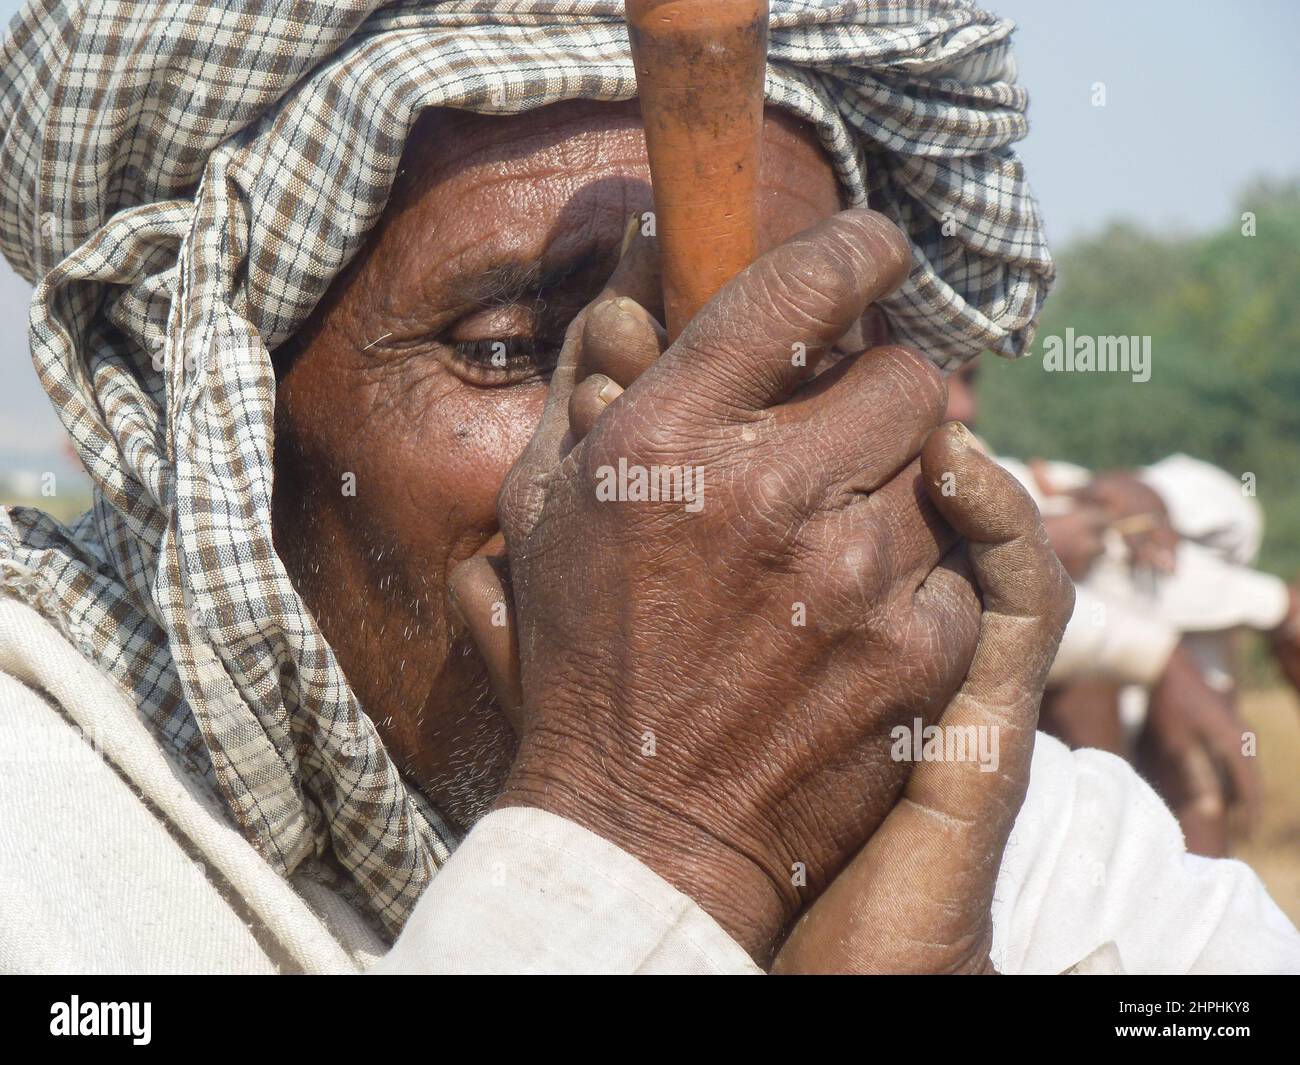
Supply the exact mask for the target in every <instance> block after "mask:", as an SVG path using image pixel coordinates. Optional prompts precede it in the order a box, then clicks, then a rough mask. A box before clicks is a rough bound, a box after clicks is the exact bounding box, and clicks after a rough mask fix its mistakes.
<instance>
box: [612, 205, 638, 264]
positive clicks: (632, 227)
mask: <svg viewBox="0 0 1300 1065" xmlns="http://www.w3.org/2000/svg"><path fill="white" fill-rule="evenodd" d="M640 228H641V214H640V212H638V211H633V212H632V213H631V214H630V215H628V216H627V225H625V226H624V227H623V244H622V246H621V247H620V248H619V249H618V257H619V258H620V259H621V258H623V256H624V255H626V254H627V249H628V248H630V247H632V241H633V240H634V239H635V238H636V233H637V230H638V229H640Z"/></svg>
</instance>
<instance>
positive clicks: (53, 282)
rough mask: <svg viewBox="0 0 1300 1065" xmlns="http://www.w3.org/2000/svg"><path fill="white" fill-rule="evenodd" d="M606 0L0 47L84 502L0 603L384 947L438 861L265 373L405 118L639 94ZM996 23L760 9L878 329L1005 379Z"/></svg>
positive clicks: (369, 14)
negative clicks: (890, 245) (903, 244)
mask: <svg viewBox="0 0 1300 1065" xmlns="http://www.w3.org/2000/svg"><path fill="white" fill-rule="evenodd" d="M622 14H623V5H622V2H621V0H508V2H494V0H448V2H441V3H429V2H414V0H408V2H399V3H387V4H384V3H381V2H378V0H149V2H147V3H146V2H143V0H136V2H128V0H33V2H31V3H30V4H29V5H28V7H27V8H26V9H25V10H24V11H23V12H21V13H20V14H19V15H18V16H17V17H16V18H15V20H14V21H13V23H12V24H11V26H10V29H9V33H8V35H7V36H6V37H5V39H4V42H3V45H2V46H0V131H2V132H0V248H2V249H3V251H4V253H5V255H6V256H7V257H8V259H9V260H10V262H12V263H13V264H14V266H15V267H16V268H17V270H18V272H19V273H21V274H22V275H23V276H24V277H26V278H28V279H29V280H31V281H33V282H34V283H36V285H37V288H36V294H35V297H34V299H33V303H32V311H31V346H32V357H33V361H34V362H35V365H36V369H37V372H38V373H39V375H40V378H41V382H42V383H43V385H44V386H45V389H46V391H47V392H48V393H49V395H50V398H51V399H52V400H53V402H54V403H55V405H56V406H57V408H58V410H59V414H60V416H61V417H62V419H63V424H64V425H65V426H66V427H67V430H68V432H69V433H70V434H71V436H72V439H73V441H74V443H75V446H76V449H77V453H78V455H79V456H80V458H81V461H82V462H83V463H84V465H85V467H86V469H87V470H88V471H89V473H90V476H91V477H92V479H93V480H94V483H95V497H94V507H93V509H92V510H91V511H90V512H88V513H87V514H85V515H83V516H82V517H81V518H80V519H78V520H77V521H76V522H74V523H73V524H71V525H70V526H66V527H65V526H63V525H60V524H59V523H57V522H55V521H54V520H53V519H51V518H50V517H48V516H46V515H44V514H42V513H40V512H38V511H34V510H29V509H23V508H9V509H8V510H7V511H6V512H2V513H0V581H2V582H3V584H4V586H5V587H7V588H8V589H9V590H10V591H11V592H13V593H15V594H18V595H20V596H22V597H23V598H24V599H26V600H28V601H30V602H32V603H34V604H35V605H37V606H38V607H40V608H41V609H42V610H43V611H44V612H45V613H46V614H47V615H49V616H50V617H51V618H52V619H53V620H55V621H56V622H57V623H58V624H59V625H60V626H61V628H62V629H63V631H64V632H65V633H66V634H67V635H68V637H69V638H70V639H71V640H73V642H74V643H76V644H77V645H78V646H79V647H80V648H81V649H82V651H83V652H84V653H85V654H86V655H87V657H89V658H90V659H92V660H93V661H95V662H96V663H97V664H99V665H100V666H101V667H102V668H103V669H105V670H106V671H108V672H109V673H111V674H112V675H113V676H114V677H115V678H116V679H117V680H118V681H119V682H120V683H121V684H122V685H123V686H124V687H125V688H126V689H127V690H128V691H129V692H130V693H131V695H132V696H133V698H134V700H135V702H136V704H137V705H138V706H139V707H140V710H141V712H142V713H143V714H144V716H145V717H146V719H147V720H148V721H149V723H150V724H151V726H152V727H153V729H154V730H155V732H156V734H157V735H158V736H159V738H160V740H161V741H162V742H163V743H165V744H166V745H167V746H168V747H169V748H170V749H171V750H172V751H173V752H174V753H175V754H177V755H178V756H179V757H181V758H183V759H185V760H186V761H187V762H188V763H189V764H190V765H192V766H193V767H194V768H195V769H197V770H198V771H199V772H201V773H203V774H205V775H206V776H207V777H208V779H209V781H210V782H211V783H212V784H213V785H214V786H215V787H216V788H217V789H219V792H220V794H221V795H222V796H223V797H224V799H225V801H226V802H227V803H228V804H229V807H230V809H231V811H232V812H233V815H234V817H235V819H236V821H237V822H238V824H239V825H240V826H241V828H242V829H243V831H244V832H245V833H246V835H247V836H248V838H249V839H250V840H251V841H252V842H253V843H254V845H255V846H257V848H258V849H259V851H260V852H261V853H262V854H263V855H264V856H265V857H266V859H267V861H269V862H270V863H271V864H272V865H273V866H274V867H275V868H276V869H277V870H279V871H280V872H282V873H286V874H287V873H289V872H291V871H292V870H293V869H294V868H295V867H296V866H298V864H299V863H301V862H302V861H303V860H304V859H305V858H307V857H309V856H311V855H314V854H323V853H326V852H329V853H331V854H332V855H333V857H334V858H335V859H337V862H338V864H339V866H340V867H341V868H342V869H343V870H345V872H346V875H347V876H348V877H349V878H350V880H351V882H352V884H353V885H354V886H355V887H356V888H358V889H359V895H360V896H361V897H362V898H363V899H364V900H365V902H366V904H367V905H368V908H369V910H370V912H371V914H372V915H373V916H374V917H376V918H377V919H378V920H379V922H380V923H381V924H382V925H383V927H385V928H386V929H387V930H388V931H389V932H390V933H395V932H396V931H397V930H398V929H400V928H401V926H402V924H403V922H404V921H405V919H406V917H407V915H408V914H409V913H410V911H411V909H412V907H413V906H414V904H415V901H416V899H417V898H418V897H419V895H420V892H421V891H422V889H423V888H424V886H425V885H426V884H427V883H428V881H429V879H430V877H432V876H433V874H434V871H435V869H436V868H437V866H438V865H439V863H440V862H441V861H442V860H443V859H444V858H445V856H446V855H447V853H448V849H449V847H450V846H452V844H453V842H454V841H453V839H452V837H451V834H450V833H449V832H448V830H447V828H446V826H445V825H444V824H443V822H442V821H441V820H440V818H439V817H438V815H437V813H436V811H434V810H433V809H431V808H430V806H429V804H428V803H427V802H426V801H425V800H424V799H423V798H422V797H421V796H420V795H419V794H418V793H417V792H416V791H415V790H414V789H411V788H408V787H407V786H406V785H405V784H404V782H403V780H402V779H401V778H400V777H399V775H398V772H397V770H396V768H395V767H394V764H393V762H392V760H391V759H390V758H389V756H388V754H387V752H386V751H385V749H384V747H383V745H382V743H381V742H380V740H379V738H378V736H377V734H376V732H375V730H374V728H373V726H372V725H371V722H370V721H369V720H368V719H367V717H366V715H365V713H364V711H363V710H362V708H361V706H359V705H358V703H357V699H356V697H355V696H354V695H353V693H352V691H351V689H350V688H349V686H348V682H347V679H346V678H345V677H344V676H343V673H342V671H341V670H340V668H339V664H338V661H337V660H336V658H335V656H334V652H333V651H332V650H331V648H330V647H329V645H328V644H327V643H326V641H325V639H324V638H323V637H322V635H321V633H320V630H319V629H318V628H317V626H316V623H315V621H314V620H313V618H312V616H311V615H310V614H309V613H308V611H307V609H306V608H305V606H304V605H303V602H302V600H301V599H300V598H299V596H298V593H297V592H296V591H295V590H294V587H293V585H292V583H291V582H290V580H289V578H288V576H287V574H286V573H285V569H284V566H283V565H282V563H281V561H280V559H279V558H278V557H277V555H276V553H275V550H274V547H273V546H272V540H271V446H272V424H273V418H272V409H273V406H274V402H275V377H274V373H273V371H272V366H271V358H270V354H269V352H270V351H271V350H272V349H274V348H275V347H276V345H278V344H280V343H281V342H282V341H284V340H285V339H286V338H288V337H289V336H291V335H292V334H293V333H294V331H295V330H296V329H297V328H298V327H299V326H300V325H301V324H302V323H303V321H304V319H305V318H306V317H307V315H308V314H309V313H310V312H311V310H312V308H313V307H314V306H315V305H316V302H317V301H318V300H319V299H320V297H321V295H322V294H323V293H324V291H325V289H326V288H327V287H328V285H329V284H330V281H331V280H332V279H333V278H334V277H335V275H336V274H338V273H339V271H340V270H341V269H342V267H343V266H344V265H345V264H346V263H347V262H348V260H349V259H350V258H351V257H352V255H353V254H355V253H356V251H357V249H358V248H359V247H360V246H361V244H362V242H363V241H364V240H365V237H366V234H367V232H368V231H369V230H370V228H371V227H372V226H373V225H374V223H375V221H376V219H377V218H378V217H379V216H380V214H381V213H382V211H383V210H384V205H385V202H386V200H387V197H388V193H389V189H390V187H391V185H392V182H393V178H394V175H395V173H396V170H397V165H398V159H399V157H400V155H401V152H402V148H403V144H404V141H405V139H406V136H407V132H408V130H409V129H410V127H411V124H412V123H413V121H414V120H415V117H416V116H417V114H418V113H419V112H420V110H421V109H423V108H426V107H437V106H451V107H457V108H462V109H468V110H472V111H478V112H490V113H501V112H518V111H526V110H529V109H530V108H535V107H539V106H541V105H543V104H548V103H553V102H555V101H559V100H566V99H573V98H588V99H596V100H622V99H627V98H629V97H632V96H634V95H635V94H636V83H635V78H634V75H633V71H632V66H631V62H630V59H629V55H628V48H627V39H626V35H625V32H624V27H623V19H622ZM1011 30H1012V26H1011V23H1009V22H1006V21H1002V20H999V19H996V18H994V17H992V16H990V15H988V14H986V13H984V12H982V11H980V10H978V9H976V8H973V7H970V6H967V5H966V4H965V3H959V2H957V0H844V2H840V3H818V2H815V0H773V2H772V19H771V63H770V67H769V71H768V78H767V96H768V99H769V101H770V102H771V103H773V104H776V105H779V106H780V107H782V108H785V109H786V110H788V111H791V112H793V113H794V114H796V115H798V116H800V117H802V118H803V119H805V120H807V121H808V122H809V123H811V124H812V125H813V126H814V127H815V128H816V130H817V133H818V135H819V136H820V138H821V141H822V143H823V144H824V145H825V148H826V150H827V152H828V154H829V155H830V157H831V159H832V160H833V162H834V165H835V168H836V172H837V173H838V175H839V178H840V181H841V183H842V185H843V187H844V190H845V194H846V198H847V200H848V201H849V202H850V203H852V204H858V205H860V204H863V203H870V205H871V206H873V207H875V208H876V209H877V210H880V211H882V212H884V213H885V214H887V215H889V216H890V217H891V218H893V219H894V220H895V221H897V222H898V223H899V224H900V225H901V226H902V227H903V229H904V230H905V231H906V232H907V233H908V234H909V235H910V236H911V238H912V243H913V246H914V257H915V262H914V269H913V272H912V276H911V279H910V280H909V281H908V282H907V284H906V285H905V286H904V287H903V289H902V290H901V291H900V292H899V293H898V294H896V295H895V296H893V297H891V298H890V299H889V300H888V301H887V302H886V309H887V312H888V315H889V318H890V321H891V323H892V326H893V329H894V331H895V333H896V335H898V336H899V337H900V338H902V339H906V340H908V341H910V342H911V343H913V344H915V345H917V346H918V347H920V348H922V349H923V350H925V351H927V352H928V353H930V354H931V355H932V356H933V357H934V358H935V359H936V360H937V361H939V362H941V363H950V362H954V361H957V360H961V359H963V358H967V357H969V356H971V355H973V354H975V353H977V352H978V351H980V350H981V349H982V348H993V349H995V350H997V351H999V352H1001V353H1003V354H1007V355H1016V354H1019V353H1020V352H1021V351H1023V350H1024V348H1025V346H1026V345H1027V344H1028V342H1029V340H1030V339H1031V333H1032V329H1033V323H1034V319H1035V316H1036V315H1037V313H1038V308H1039V305H1040V303H1041V301H1042V299H1043V297H1044V295H1045V294H1046V290H1047V287H1048V285H1049V283H1050V280H1051V276H1052V265H1051V259H1050V258H1049V256H1048V252H1047V248H1046V246H1045V243H1044V239H1043V234H1042V229H1041V226H1040V223H1039V218H1038V212H1037V208H1036V206H1035V204H1034V201H1033V199H1032V197H1031V196H1030V193H1029V190H1028V188H1027V186H1026V184H1025V180H1024V174H1023V171H1022V167H1021V164H1020V162H1019V160H1018V159H1017V158H1016V156H1015V154H1014V153H1013V152H1012V150H1011V145H1012V143H1013V142H1015V141H1016V140H1018V139H1019V138H1020V137H1022V136H1023V135H1024V134H1025V132H1026V121H1025V107H1026V95H1025V91H1024V90H1023V89H1022V88H1021V87H1020V86H1018V85H1017V84H1016V83H1015V69H1014V64H1013V61H1012V57H1011V54H1010V47H1009V38H1010V34H1011Z"/></svg>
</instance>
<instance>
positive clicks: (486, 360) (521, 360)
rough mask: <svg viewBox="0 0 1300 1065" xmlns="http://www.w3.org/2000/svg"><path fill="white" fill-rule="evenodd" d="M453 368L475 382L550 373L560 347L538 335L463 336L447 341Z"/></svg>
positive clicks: (514, 379) (499, 382)
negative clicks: (459, 339)
mask: <svg viewBox="0 0 1300 1065" xmlns="http://www.w3.org/2000/svg"><path fill="white" fill-rule="evenodd" d="M447 347H448V348H449V349H450V351H451V353H452V357H453V360H454V363H455V365H454V367H453V368H454V369H455V370H456V372H458V373H460V374H461V375H462V376H464V377H466V378H467V379H469V380H470V381H471V382H472V383H474V384H482V385H508V384H515V383H517V382H520V381H526V380H528V379H529V378H530V377H538V376H541V375H542V374H546V373H550V372H551V370H553V369H554V368H555V361H556V358H557V356H558V355H559V350H558V348H557V346H556V345H555V344H552V343H550V342H549V341H546V340H543V339H539V338H537V337H503V338H501V339H500V340H462V341H458V342H456V343H450V344H448V345H447Z"/></svg>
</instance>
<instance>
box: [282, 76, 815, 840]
mask: <svg viewBox="0 0 1300 1065" xmlns="http://www.w3.org/2000/svg"><path fill="white" fill-rule="evenodd" d="M763 151H764V154H763V172H762V180H761V189H762V191H761V197H760V212H761V222H762V227H763V240H764V244H765V246H770V245H772V244H776V243H779V242H780V241H782V240H784V239H786V238H787V237H789V236H791V235H793V234H795V233H797V232H799V231H801V230H803V229H806V228H807V227H808V226H810V225H812V224H814V223H815V222H817V221H818V220H820V219H822V218H824V217H826V216H828V215H830V214H833V213H834V212H836V211H837V210H839V209H840V206H841V204H840V192H839V186H838V183H837V181H836V179H835V176H834V174H833V172H832V170H831V166H830V163H829V162H828V161H827V159H826V157H825V156H824V155H823V153H822V151H821V149H820V148H819V147H818V146H817V144H816V141H815V138H814V136H813V135H812V133H811V131H809V130H808V129H806V128H805V127H803V126H802V125H801V124H799V123H797V122H796V121H795V120H793V119H790V118H787V117H785V116H783V115H779V114H776V113H769V114H768V117H767V121H766V128H765V134H764V146H763ZM651 209H652V204H651V195H650V184H649V168H648V164H647V162H646V155H645V142H644V137H643V133H642V128H641V122H640V118H639V114H638V110H637V106H636V104H635V102H632V103H628V104H597V103H590V102H585V101H580V102H571V103H564V104H557V105H554V106H551V107H547V108H543V109H541V110H537V111H533V112H529V113H527V114H524V115H520V116H514V117H486V116H479V115H473V114H469V113H464V112H453V111H430V112H426V114H425V115H424V116H422V117H421V119H420V121H419V122H418V123H417V125H416V127H415V129H414V130H413V132H412V134H411V137H410V140H409V141H408V144H407V148H406V152H405V155H404V157H403V161H402V167H401V170H400V172H399V174H398V177H397V181H396V184H395V186H394V189H393V194H392V198H391V200H390V202H389V205H388V207H387V209H386V211H385V213H384V216H383V218H382V220H381V221H380V223H379V225H378V227H377V228H376V230H375V232H374V234H373V236H372V238H371V240H370V241H369V243H368V245H367V247H366V249H365V250H364V251H363V252H362V253H361V254H359V255H358V256H357V258H356V259H355V260H354V261H353V263H352V264H351V265H350V266H349V268H348V269H347V270H346V271H344V272H343V273H342V274H341V275H340V276H339V277H338V278H337V279H336V280H335V282H334V284H333V285H332V287H331V288H330V291H329V292H328V293H327V295H326V297H325V299H324V300H322V302H321V304H320V306H319V307H318V308H317V309H316V311H315V312H314V314H313V316H312V318H311V320H310V321H309V322H308V323H307V324H306V325H305V326H304V328H303V329H302V331H301V332H300V333H299V335H298V336H297V337H295V338H294V340H293V341H292V342H290V343H289V344H288V345H286V346H285V347H284V348H282V349H281V350H280V351H279V352H277V366H278V368H279V371H280V383H279V391H278V403H277V410H276V455H275V458H276V482H275V514H274V518H275V522H274V524H275V540H276V546H277V549H278V551H279V553H280V555H281V557H282V558H283V559H284V560H285V564H286V566H287V567H288V569H289V572H290V574H291V575H292V577H293V579H294V581H295V582H296V584H297V586H298V588H299V590H300V591H301V593H302V595H303V597H304V599H305V600H306V602H307V605H308V606H309V607H310V608H311V610H312V611H313V613H314V614H315V616H316V618H317V619H318V621H319V623H320V625H321V628H322V630H323V631H324V633H325V635H326V637H327V638H328V639H329V641H330V643H331V645H332V646H333V647H334V649H335V650H336V652H337V654H338V656H339V660H340V663H341V665H342V667H343V670H344V672H345V673H346V675H347V677H348V679H349V681H350V682H351V684H352V687H353V690H354V691H355V692H356V693H357V696H358V697H359V698H360V700H361V703H362V705H363V706H364V707H365V709H366V711H367V713H368V714H369V716H370V718H371V719H372V720H373V721H374V722H375V724H376V725H377V727H378V728H379V731H380V733H381V735H382V736H383V738H384V740H385V743H386V744H387V745H388V748H389V750H390V751H391V752H392V753H393V755H394V757H395V758H396V760H397V762H398V764H399V766H400V767H401V768H402V770H403V771H404V772H405V773H407V774H408V775H409V776H410V777H411V778H413V779H414V780H415V782H416V783H417V784H418V785H419V786H420V787H421V789H422V790H423V791H424V792H425V794H426V795H428V797H429V798H430V799H431V800H432V801H433V802H434V803H435V804H436V805H437V806H438V807H439V808H440V809H441V810H442V811H443V813H444V814H445V815H446V816H448V817H449V818H451V819H452V820H453V821H454V822H456V823H457V824H458V825H459V826H461V827H465V826H467V825H468V824H469V823H471V822H472V821H473V819H474V818H475V817H476V816H477V815H478V814H479V813H481V812H482V811H483V809H484V808H485V807H486V805H487V804H488V803H489V802H490V801H491V799H492V798H493V796H494V795H495V793H496V791H497V789H498V788H499V786H500V784H501V782H502V781H503V780H504V777H505V773H506V771H507V770H508V768H509V764H510V760H511V758H512V755H513V750H514V737H513V733H512V731H511V729H510V726H509V724H508V723H507V722H506V720H505V718H504V717H503V716H502V715H501V714H500V712H499V711H498V710H497V709H496V708H495V706H494V705H493V703H492V700H491V696H490V692H489V690H488V687H487V683H486V679H485V675H484V670H483V666H482V663H481V662H480V660H479V658H478V656H477V654H476V653H475V652H474V650H473V647H472V645H471V644H470V642H469V641H468V639H467V638H466V637H465V635H464V631H463V628H462V626H461V625H460V624H459V622H458V620H457V619H456V618H455V615H454V612H453V610H452V608H451V607H450V606H449V604H448V599H447V575H448V573H449V571H450V569H451V568H452V567H453V566H454V565H455V564H456V563H458V562H460V561H462V560H463V559H465V558H467V557H468V556H469V555H471V554H473V553H474V552H475V551H476V550H477V549H478V548H480V547H481V546H482V545H483V544H484V543H485V542H486V541H487V540H488V539H490V538H491V537H492V536H493V535H494V534H495V533H496V531H497V519H496V496H497V491H498V489H499V488H500V486H501V483H502V481H503V479H504V477H505V475H506V472H507V471H508V470H509V468H510V466H511V465H512V464H513V463H514V461H515V459H516V458H517V457H518V456H519V454H520V452H521V451H522V450H523V448H524V446H525V444H526V443H527V441H528V439H529V437H530V435H531V434H532V432H533V429H534V427H535V426H536V424H537V421H538V418H539V417H540V414H541V410H542V404H543V401H544V399H545V396H546V389H547V383H548V380H549V375H550V370H551V368H552V366H553V365H554V362H555V359H556V356H557V354H558V352H559V348H560V344H561V341H562V339H563V336H564V331H565V328H566V326H567V325H568V323H569V322H570V321H571V320H572V319H573V317H574V316H575V315H576V314H577V313H578V312H579V311H580V310H581V309H582V307H583V306H584V305H585V304H586V303H587V302H588V301H590V300H591V298H592V297H593V296H594V295H595V294H596V293H597V292H598V291H599V289H600V287H601V285H602V283H603V282H604V280H605V279H606V277H607V276H608V275H609V273H610V272H611V270H612V269H613V266H614V264H615V261H616V259H617V256H618V251H619V246H620V242H621V240H622V236H623V232H624V228H625V226H626V223H627V220H628V217H629V215H631V214H632V213H634V212H646V211H650V210H651ZM651 310H652V311H653V312H654V313H656V314H658V313H660V312H659V309H658V308H651ZM574 594H575V595H581V594H582V589H581V588H575V589H574Z"/></svg>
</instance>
